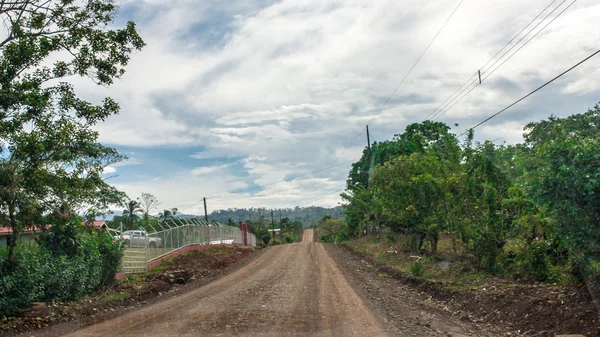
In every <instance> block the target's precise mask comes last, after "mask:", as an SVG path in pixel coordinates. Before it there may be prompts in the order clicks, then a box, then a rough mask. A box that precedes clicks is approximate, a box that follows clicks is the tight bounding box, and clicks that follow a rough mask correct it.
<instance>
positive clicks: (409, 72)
mask: <svg viewBox="0 0 600 337" xmlns="http://www.w3.org/2000/svg"><path fill="white" fill-rule="evenodd" d="M463 2H464V0H460V1H459V3H458V5H456V7H455V8H454V10H453V11H452V13H450V16H448V18H447V19H446V21H445V22H444V24H443V25H442V26H441V27H440V29H439V30H438V31H437V33H436V34H435V36H434V37H433V39H431V41H430V42H429V44H428V45H427V47H425V50H423V52H422V53H421V55H419V57H418V58H417V60H416V61H415V63H414V64H413V65H412V67H411V68H410V69H409V70H408V72H407V73H406V74H405V75H404V77H403V78H402V80H401V81H400V83H399V84H398V85H397V86H396V88H395V89H394V91H392V94H391V95H390V96H389V97H388V98H387V99H386V100H385V102H384V103H383V104H382V105H381V107H380V108H379V110H378V111H377V112H376V113H375V115H374V116H373V117H372V118H371V119H370V120H369V123H371V122H372V121H373V120H374V119H375V118H376V117H377V115H379V113H381V111H382V110H383V108H384V107H385V106H386V104H387V103H388V102H389V100H390V99H391V98H392V97H393V96H394V94H395V93H396V91H398V89H399V88H400V86H401V85H402V84H403V83H404V82H405V81H406V78H408V76H409V75H410V74H411V72H412V71H413V69H414V68H415V67H416V66H417V64H418V63H419V62H420V61H421V59H422V58H423V56H424V55H425V53H426V52H427V51H428V50H429V48H430V47H431V45H432V44H433V42H434V41H435V40H436V39H437V37H438V36H439V35H440V33H441V32H442V30H443V29H444V27H446V25H447V24H448V22H449V21H450V19H451V18H452V17H453V16H454V13H456V11H457V10H458V8H459V7H460V5H461V4H462V3H463ZM362 133H363V131H361V132H359V133H358V134H357V135H356V137H355V138H354V139H353V140H352V142H350V144H348V145H347V146H346V147H345V148H344V150H343V151H342V152H341V153H340V154H339V155H338V156H337V157H336V159H335V160H334V162H333V165H331V166H329V167H327V168H324V169H322V170H317V171H313V172H310V173H308V174H305V175H300V176H296V177H294V178H292V180H293V179H295V178H299V177H302V176H306V175H309V174H313V173H316V172H320V171H325V170H328V169H330V168H332V167H336V166H339V165H342V164H346V163H348V162H344V163H342V164H337V161H338V160H339V159H340V158H341V157H342V156H343V155H344V154H345V153H346V151H348V149H349V148H350V147H351V146H352V145H353V144H354V142H356V140H357V139H358V137H360V135H362ZM352 161H354V160H352ZM282 181H285V180H280V181H276V182H273V183H269V184H265V185H259V186H255V187H251V188H248V189H244V190H241V191H238V192H236V193H240V192H246V191H250V190H254V189H259V188H262V187H264V186H268V185H273V184H277V183H280V182H282ZM227 194H229V193H223V194H219V195H215V196H212V197H209V198H215V197H219V196H223V195H227ZM200 202H202V200H200V201H198V202H196V203H194V204H192V205H190V206H188V207H186V208H183V209H182V210H181V211H184V210H186V209H189V208H191V207H194V206H196V205H197V204H199V203H200ZM183 205H185V204H182V205H180V206H183Z"/></svg>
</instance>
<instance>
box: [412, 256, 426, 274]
mask: <svg viewBox="0 0 600 337" xmlns="http://www.w3.org/2000/svg"><path fill="white" fill-rule="evenodd" d="M410 272H411V274H412V275H413V276H416V277H422V276H423V274H424V273H425V270H424V268H423V262H421V261H420V260H416V261H415V263H413V264H412V266H410Z"/></svg>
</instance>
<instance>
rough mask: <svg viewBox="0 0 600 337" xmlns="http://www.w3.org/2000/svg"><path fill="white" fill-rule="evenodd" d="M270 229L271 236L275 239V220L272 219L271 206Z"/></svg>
mask: <svg viewBox="0 0 600 337" xmlns="http://www.w3.org/2000/svg"><path fill="white" fill-rule="evenodd" d="M280 226H281V225H280ZM271 231H273V234H272V238H273V239H275V221H273V209H272V208H271Z"/></svg>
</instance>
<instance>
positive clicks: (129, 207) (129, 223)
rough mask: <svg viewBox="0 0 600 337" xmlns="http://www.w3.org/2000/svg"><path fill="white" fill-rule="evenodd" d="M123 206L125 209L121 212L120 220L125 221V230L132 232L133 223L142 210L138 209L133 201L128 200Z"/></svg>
mask: <svg viewBox="0 0 600 337" xmlns="http://www.w3.org/2000/svg"><path fill="white" fill-rule="evenodd" d="M124 206H125V207H126V208H125V209H124V210H123V216H122V218H123V219H125V228H126V229H128V230H132V229H134V227H135V223H136V222H137V220H138V219H139V218H140V213H141V212H142V209H141V208H140V204H139V203H138V202H137V201H135V200H129V201H128V202H127V203H125V204H124Z"/></svg>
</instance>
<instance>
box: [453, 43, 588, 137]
mask: <svg viewBox="0 0 600 337" xmlns="http://www.w3.org/2000/svg"><path fill="white" fill-rule="evenodd" d="M598 53H600V49H599V50H597V51H596V52H594V53H593V54H591V55H590V56H588V57H586V58H584V59H583V60H581V61H579V62H578V63H577V64H575V65H574V66H572V67H571V68H569V69H567V70H565V71H563V72H562V73H560V74H559V75H558V76H556V77H554V78H553V79H551V80H550V81H548V82H546V83H544V84H543V85H541V86H539V87H538V88H537V89H535V90H533V91H532V92H530V93H528V94H527V95H525V96H523V97H521V98H520V99H518V100H517V101H516V102H514V103H512V104H510V105H509V106H507V107H506V108H504V109H502V110H500V111H498V112H496V113H495V114H493V115H491V116H489V117H488V118H486V119H484V120H483V121H481V122H479V123H477V124H476V125H475V126H473V127H471V128H470V129H469V130H473V129H475V128H477V127H478V126H480V125H482V124H484V123H486V122H487V121H489V120H490V119H492V118H494V117H496V116H498V115H499V114H501V113H503V112H504V111H506V110H508V109H509V108H511V107H512V106H514V105H516V104H517V103H519V102H521V101H522V100H524V99H526V98H527V97H529V96H531V95H533V94H535V93H536V92H538V91H539V90H541V89H542V88H544V87H545V86H547V85H548V84H550V83H552V82H554V81H555V80H557V79H558V78H560V77H562V76H563V75H565V74H566V73H568V72H570V71H571V70H573V69H575V68H577V67H578V66H580V65H581V64H582V63H584V62H586V61H587V60H589V59H591V58H592V57H594V56H596V55H597V54H598ZM467 132H468V131H465V132H463V133H462V134H460V135H459V137H460V136H463V135H465V134H466V133H467Z"/></svg>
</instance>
